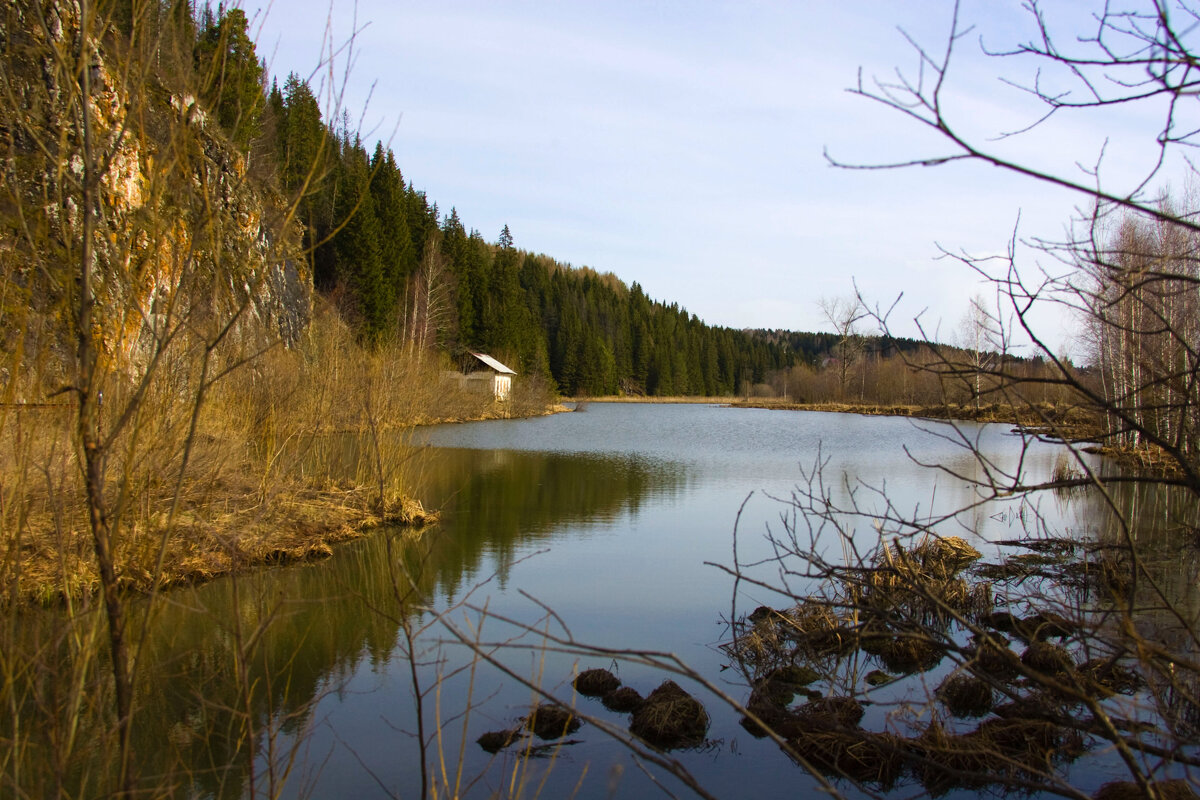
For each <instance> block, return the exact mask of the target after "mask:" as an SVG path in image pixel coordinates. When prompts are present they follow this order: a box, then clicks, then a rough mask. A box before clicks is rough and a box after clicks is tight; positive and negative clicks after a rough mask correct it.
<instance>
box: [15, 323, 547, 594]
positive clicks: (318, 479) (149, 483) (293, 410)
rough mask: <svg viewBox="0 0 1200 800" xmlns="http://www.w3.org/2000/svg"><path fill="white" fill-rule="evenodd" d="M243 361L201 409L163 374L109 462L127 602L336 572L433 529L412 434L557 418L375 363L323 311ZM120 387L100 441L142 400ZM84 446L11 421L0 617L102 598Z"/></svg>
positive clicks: (67, 408) (168, 372)
mask: <svg viewBox="0 0 1200 800" xmlns="http://www.w3.org/2000/svg"><path fill="white" fill-rule="evenodd" d="M242 357H243V353H242V352H241V351H238V352H236V353H232V354H229V355H227V356H223V358H224V359H225V360H223V361H220V364H221V365H222V366H229V367H230V371H229V373H228V374H227V375H224V376H223V377H222V378H221V380H219V381H217V382H214V383H211V384H210V385H207V386H206V388H205V390H204V391H203V393H202V395H201V394H200V393H199V390H198V389H197V387H198V385H199V384H198V381H199V380H200V376H201V375H202V374H203V373H201V372H200V371H199V370H198V368H197V366H196V365H195V364H193V363H190V362H187V361H186V360H183V361H180V362H179V363H174V362H172V363H166V364H164V365H163V366H161V367H160V369H159V371H158V372H156V373H155V374H154V375H153V378H154V379H153V380H151V381H150V382H149V384H148V390H147V391H146V392H145V394H144V395H143V396H142V397H141V398H140V399H139V400H138V402H137V404H136V406H135V410H136V413H135V415H134V417H133V418H132V422H131V424H129V425H128V426H127V427H126V428H125V429H124V430H123V432H122V433H121V435H120V436H119V437H118V438H117V439H116V440H115V441H114V443H113V445H112V448H111V453H112V455H111V457H110V458H109V459H108V474H109V477H108V481H107V491H108V494H107V495H106V497H105V503H106V507H107V512H108V515H109V519H110V522H111V525H112V528H113V541H114V543H115V555H116V563H117V566H118V571H119V580H120V583H121V586H122V587H123V588H124V589H126V590H128V591H133V592H146V591H150V590H154V589H164V588H169V587H172V586H177V585H183V584H195V583H200V582H204V581H208V580H212V579H214V578H217V577H220V576H222V575H228V574H230V573H231V572H235V571H237V570H240V569H246V568H251V567H255V566H259V565H268V564H284V563H292V562H297V561H308V560H314V559H319V558H325V557H328V556H329V555H330V554H331V553H332V547H333V546H334V545H336V544H337V543H338V542H343V541H346V540H349V539H353V538H357V537H359V536H362V535H363V534H364V532H365V531H366V530H368V529H369V528H371V527H373V526H377V525H380V524H400V525H411V526H415V527H420V526H422V525H424V524H426V523H428V522H431V521H432V520H433V519H435V518H436V514H433V513H430V512H427V511H426V510H425V509H423V508H422V507H421V505H420V503H419V502H417V501H415V500H414V499H412V498H411V497H409V496H408V495H407V493H406V491H405V487H406V486H407V485H408V483H409V476H410V472H411V470H412V469H413V468H414V466H415V461H414V460H413V459H414V450H413V449H412V448H410V447H409V446H408V432H409V431H411V430H412V428H413V426H415V425H419V424H424V423H428V422H431V421H443V420H448V419H456V420H461V419H468V418H470V419H481V418H488V417H494V416H512V415H514V414H516V413H522V414H528V413H533V412H538V413H544V412H545V411H546V410H547V409H548V408H549V407H550V403H549V402H548V400H549V395H548V394H547V393H546V392H545V390H544V387H538V386H535V385H527V386H524V387H522V384H521V383H518V384H517V386H518V387H519V388H520V391H518V392H517V393H516V396H515V397H514V398H513V401H512V402H510V403H507V404H498V403H496V402H494V401H492V400H491V399H490V398H489V397H484V396H481V395H477V394H462V393H455V392H448V391H443V390H442V387H440V385H439V381H438V376H439V374H440V372H441V369H442V366H443V365H442V364H440V363H439V362H438V360H437V358H436V357H433V356H430V355H422V354H417V353H413V352H412V351H411V350H408V349H406V348H403V347H399V346H395V347H382V348H379V349H377V350H374V351H368V350H364V349H363V348H362V347H360V346H359V344H358V343H357V342H356V341H355V340H354V337H353V335H352V333H351V332H350V331H349V329H348V328H346V326H345V325H344V324H343V323H342V322H341V321H340V320H339V319H338V318H337V316H336V315H335V314H333V313H331V312H330V311H329V310H328V309H318V313H317V316H316V318H315V319H314V321H313V324H312V325H311V327H310V329H309V330H308V331H307V333H306V335H305V337H304V338H303V339H302V341H301V342H299V343H298V345H297V346H296V347H295V348H294V349H291V350H284V349H282V348H280V347H275V348H273V349H270V350H268V351H267V352H266V353H264V354H261V355H258V356H257V357H256V358H253V359H252V360H250V361H248V362H246V363H244V364H242V363H241V362H240V360H239V359H240V358H242ZM209 374H212V372H211V371H210V373H209ZM111 384H112V385H111V386H110V387H109V388H108V389H107V390H106V392H105V396H106V398H107V399H106V404H105V407H104V413H105V414H106V415H107V417H108V418H107V419H106V420H105V422H104V426H105V427H106V428H111V427H112V426H113V425H114V423H115V417H116V415H118V414H119V413H120V412H121V410H122V409H123V408H125V401H126V400H127V399H128V398H129V397H130V396H131V395H130V392H131V391H132V387H131V386H130V385H128V383H127V381H126V379H125V378H123V377H121V376H120V375H114V376H112V378H111ZM198 397H200V398H201V400H202V402H201V405H200V406H199V412H198V413H197V414H195V415H194V414H193V411H194V410H195V409H196V401H197V398H198ZM74 442H75V410H74V407H73V405H65V404H64V405H56V406H50V407H40V406H39V407H29V406H23V405H7V406H0V603H12V602H28V601H33V602H42V603H51V602H58V601H61V600H62V599H64V598H68V597H69V598H75V597H81V596H84V595H88V594H91V593H94V592H95V591H96V590H97V589H98V585H99V578H98V575H97V573H96V568H95V563H94V562H95V557H94V553H93V550H92V547H93V545H92V541H91V534H90V526H89V523H88V517H87V513H86V503H85V498H84V491H83V485H82V480H81V476H80V473H81V470H80V467H79V465H78V461H77V452H76V449H75V444H74Z"/></svg>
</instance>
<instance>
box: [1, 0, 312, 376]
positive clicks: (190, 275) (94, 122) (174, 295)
mask: <svg viewBox="0 0 1200 800" xmlns="http://www.w3.org/2000/svg"><path fill="white" fill-rule="evenodd" d="M117 5H120V4H117ZM133 5H134V6H135V7H141V6H142V5H143V4H137V3H135V4H133ZM149 6H150V7H152V8H154V9H155V10H158V11H160V10H161V9H160V5H159V4H149ZM116 7H117V6H114V8H116ZM104 8H105V6H104V4H99V9H100V10H99V11H97V10H96V6H94V5H91V4H80V3H78V2H72V1H71V0H15V2H10V3H8V4H7V10H6V11H3V12H0V16H2V17H3V25H2V26H0V159H2V161H0V165H2V169H3V182H2V184H0V337H2V338H3V344H4V347H5V350H6V352H7V353H9V354H12V355H11V357H10V358H9V360H8V361H7V362H6V363H5V364H4V365H3V366H4V370H5V372H4V374H3V375H0V378H2V379H3V380H4V382H5V383H6V384H11V382H12V378H13V377H14V376H17V375H20V376H21V377H22V378H23V380H21V381H18V384H19V385H18V386H17V387H16V388H17V391H18V392H19V393H20V394H22V395H25V397H26V399H33V397H32V395H34V394H36V393H38V392H39V391H44V390H45V389H46V388H47V387H48V386H52V385H54V384H56V383H62V382H64V381H65V382H69V380H70V374H71V362H72V353H73V352H74V344H73V343H74V341H75V339H76V331H75V328H74V325H75V320H76V315H75V313H74V309H75V308H77V306H78V291H79V286H80V275H81V273H82V270H85V269H86V270H89V271H90V274H91V283H92V287H93V294H94V296H95V298H96V301H97V305H96V315H95V321H94V324H93V325H92V335H93V336H94V337H95V338H96V340H97V341H98V342H99V343H100V344H101V349H102V351H103V353H104V354H105V357H106V359H107V365H106V366H107V367H108V368H109V370H110V371H111V372H112V373H113V374H125V375H128V376H131V377H134V376H136V375H137V374H138V373H139V372H141V371H142V370H144V368H145V367H146V366H147V365H148V364H150V363H152V362H154V360H155V359H161V358H162V357H163V356H164V354H165V353H167V352H168V351H170V352H183V351H186V350H189V349H192V350H194V349H195V348H197V347H198V348H202V349H203V348H208V349H210V350H211V349H213V347H214V345H216V344H220V345H221V346H222V347H226V348H228V349H230V354H229V355H228V356H227V357H229V358H234V357H237V356H236V353H238V352H241V353H244V352H247V351H248V350H250V349H251V348H252V349H254V350H257V349H261V347H263V346H266V345H269V344H270V343H271V342H272V341H276V340H282V341H283V342H285V343H288V342H291V341H294V340H295V339H296V337H297V336H298V335H299V334H300V332H301V331H302V330H303V328H304V327H305V325H306V324H307V321H308V319H309V316H310V312H311V302H312V291H311V286H312V280H311V275H310V274H309V273H308V269H307V266H306V263H305V259H304V258H303V257H302V254H300V252H299V250H298V242H299V239H300V237H299V230H298V224H297V223H296V222H295V221H294V220H293V218H292V214H291V209H290V207H289V204H288V203H287V202H286V201H285V199H284V198H283V197H282V196H281V195H280V193H279V192H278V191H277V190H276V189H275V188H274V186H273V179H272V174H273V170H271V169H266V168H263V169H259V170H254V169H252V168H251V166H252V165H251V156H250V154H249V153H248V152H245V151H243V150H241V149H239V148H238V147H236V146H235V145H234V144H233V143H232V142H231V141H230V139H229V138H228V137H227V136H226V135H225V132H224V131H223V130H222V129H221V126H220V125H219V124H218V123H217V122H215V121H214V120H213V118H212V115H211V114H209V113H206V111H205V109H204V108H203V107H202V104H200V103H199V102H197V100H196V97H197V96H198V91H196V89H195V88H194V84H195V83H196V82H197V80H198V79H197V76H196V75H194V74H193V73H192V71H191V70H192V66H191V52H190V47H186V46H185V47H180V48H177V49H178V50H179V51H180V52H172V50H171V47H172V45H170V44H169V42H170V40H171V36H170V31H169V30H168V29H167V28H166V27H165V26H164V25H163V24H162V21H161V20H151V19H150V18H148V16H147V15H146V14H143V15H142V16H141V17H138V18H134V19H132V21H128V22H125V24H124V25H123V26H122V24H120V23H121V20H120V19H119V18H118V16H117V15H116V13H115V12H114V14H112V15H106V14H105V13H104ZM85 208H88V209H90V210H91V214H90V215H89V214H85V213H84V209H85ZM85 244H90V248H89V247H85Z"/></svg>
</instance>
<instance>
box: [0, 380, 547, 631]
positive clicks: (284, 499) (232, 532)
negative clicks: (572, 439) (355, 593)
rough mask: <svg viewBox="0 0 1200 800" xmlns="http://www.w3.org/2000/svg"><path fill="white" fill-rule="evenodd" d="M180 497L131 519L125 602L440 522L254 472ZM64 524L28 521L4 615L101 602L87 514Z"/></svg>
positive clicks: (419, 510) (41, 517) (422, 511)
mask: <svg viewBox="0 0 1200 800" xmlns="http://www.w3.org/2000/svg"><path fill="white" fill-rule="evenodd" d="M568 411H571V409H570V408H569V407H567V406H565V405H563V404H562V403H553V404H550V405H548V406H545V407H543V408H541V409H528V408H523V409H521V411H520V413H515V414H514V413H508V412H506V411H504V410H502V409H496V410H494V409H487V410H485V411H483V412H481V413H479V414H473V415H459V416H454V417H446V418H441V419H432V420H422V421H421V422H419V423H417V424H416V425H412V426H405V427H413V428H417V427H425V426H428V425H443V424H458V423H466V422H480V421H488V420H499V419H527V418H534V417H542V416H550V415H553V414H558V413H564V412H568ZM343 432H345V431H343ZM201 484H205V485H203V486H202V485H201ZM181 492H182V494H181V497H183V498H186V499H185V500H184V501H183V502H182V503H181V504H180V510H179V512H178V513H177V515H176V518H175V520H174V522H173V523H172V524H171V525H170V526H169V529H168V526H167V520H166V518H165V517H166V515H165V513H163V512H161V511H160V512H157V513H156V512H150V513H148V514H147V515H146V516H145V517H137V518H132V519H129V520H127V521H126V527H127V533H126V536H127V538H126V540H125V542H124V544H123V547H122V550H123V551H124V552H125V553H126V557H125V558H124V559H122V562H121V564H120V569H119V575H118V583H119V585H120V588H121V590H122V592H124V593H125V594H127V595H129V596H131V597H135V596H138V595H142V596H150V595H153V594H155V593H158V592H163V591H169V590H172V589H176V588H183V587H193V586H200V585H203V584H205V583H210V582H212V581H215V580H219V579H221V578H225V577H229V576H231V575H235V574H244V573H248V572H251V571H254V570H258V569H266V568H270V567H277V566H287V565H291V564H300V563H313V562H317V561H323V560H325V559H327V558H330V557H332V556H333V555H334V554H335V548H336V547H337V545H340V544H344V543H347V542H352V541H357V540H360V539H363V538H365V537H367V536H369V535H371V533H372V532H374V531H377V530H379V529H381V528H385V527H389V526H396V527H403V528H405V529H408V530H410V531H414V532H422V531H424V530H425V529H427V528H429V527H432V526H433V525H435V524H436V523H437V521H438V512H437V510H427V509H426V508H425V507H424V506H423V505H422V503H421V501H420V500H418V499H416V498H413V497H410V496H407V495H404V496H401V497H400V498H399V499H394V500H389V501H388V503H387V505H386V507H385V508H384V509H382V510H381V509H380V508H379V503H378V500H377V499H374V498H373V494H377V491H375V490H374V488H373V487H371V486H368V485H365V484H361V485H354V484H345V483H344V482H343V483H340V484H339V483H331V482H328V481H326V482H325V483H324V485H318V484H307V485H305V484H298V483H288V482H284V483H280V484H277V485H275V486H273V487H271V488H270V489H269V490H264V489H263V487H262V486H261V485H259V484H258V483H256V482H255V480H254V479H253V477H252V476H251V475H249V474H248V473H246V472H239V471H235V472H234V473H233V474H229V473H227V474H225V475H224V476H223V477H222V479H221V480H219V481H217V482H215V483H213V482H206V481H203V480H201V479H197V480H196V481H194V482H192V481H189V482H187V483H185V485H184V486H183V487H182V489H181ZM167 504H168V505H169V503H167ZM67 516H68V517H76V518H77V519H78V520H79V522H78V523H77V524H73V525H70V527H69V529H68V530H67V531H65V532H63V533H56V532H55V526H56V521H55V520H54V519H53V514H52V513H50V512H46V513H43V514H36V513H35V514H31V515H29V517H28V518H27V519H26V525H25V531H24V534H23V535H22V537H21V542H20V555H19V558H18V563H17V564H16V565H15V566H16V569H15V571H14V574H10V576H9V577H8V579H7V581H6V584H7V585H5V586H2V587H0V607H2V608H8V609H9V610H12V609H14V608H19V607H21V606H41V607H46V608H54V607H60V608H61V607H66V606H69V605H70V604H71V603H73V602H76V601H81V600H85V599H86V598H89V597H95V596H98V595H99V593H100V580H99V576H98V574H97V572H96V565H95V556H94V553H93V552H92V549H91V548H92V544H91V537H90V534H89V533H88V532H87V529H86V526H85V525H83V524H82V517H81V516H77V514H76V513H72V512H68V513H67ZM160 550H161V561H159V558H158V556H159V555H160ZM148 567H149V568H148Z"/></svg>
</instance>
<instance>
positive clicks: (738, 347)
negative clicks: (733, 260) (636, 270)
mask: <svg viewBox="0 0 1200 800" xmlns="http://www.w3.org/2000/svg"><path fill="white" fill-rule="evenodd" d="M267 108H268V112H269V114H271V116H272V117H273V118H274V122H273V124H272V125H271V127H273V128H274V130H275V131H276V147H275V152H276V153H277V155H278V159H279V168H280V176H281V180H282V182H283V185H284V189H285V190H286V191H289V192H293V193H303V195H304V197H303V200H302V202H301V205H300V208H301V210H300V219H301V221H302V222H303V223H304V224H305V237H306V243H307V245H308V248H309V251H310V252H311V253H312V259H313V274H314V278H315V282H316V286H317V288H318V289H319V290H320V291H321V292H323V293H325V294H326V295H327V296H330V297H332V298H334V299H335V301H336V303H337V305H338V307H339V308H340V309H341V311H342V313H343V314H344V315H345V316H346V317H347V318H348V319H349V320H351V321H352V322H353V324H354V325H355V326H356V328H357V330H359V332H360V334H361V336H362V337H363V338H364V339H365V340H367V341H368V342H376V343H377V342H381V341H383V340H386V339H389V338H393V339H399V340H401V341H403V342H407V343H410V344H411V345H412V346H414V347H419V348H438V349H440V350H441V351H443V352H445V353H447V354H449V355H450V357H451V358H452V359H454V358H456V357H457V356H459V355H461V354H462V353H464V352H466V351H485V352H488V353H491V354H493V355H495V356H496V357H497V358H499V359H501V360H502V361H504V362H506V363H509V364H511V365H512V366H513V367H514V368H515V369H517V370H518V371H519V372H521V373H523V374H526V375H542V376H545V377H547V378H550V379H552V380H553V381H554V383H555V385H556V386H557V387H558V389H559V390H560V391H561V392H563V393H565V394H570V395H605V394H616V393H618V392H625V393H628V394H647V395H660V396H661V395H672V394H689V395H730V394H733V393H735V392H737V391H738V390H739V388H740V387H743V386H746V385H752V384H756V383H761V382H763V380H764V379H765V377H766V375H767V374H768V373H769V372H770V371H772V370H775V369H779V368H782V367H788V366H791V365H792V364H793V363H794V359H795V353H794V350H793V344H794V343H793V342H792V341H791V340H790V339H780V338H767V337H764V336H761V335H758V334H754V333H749V332H744V331H738V330H731V329H727V328H719V327H713V326H710V325H706V324H704V323H703V322H701V321H700V320H699V319H697V318H696V317H695V316H693V315H689V314H688V313H687V312H686V310H684V309H681V308H679V306H678V305H675V304H667V303H665V302H661V301H657V300H653V299H651V298H649V297H647V296H646V294H645V293H644V292H643V291H642V289H641V287H640V286H638V284H636V283H634V284H633V286H631V287H630V286H627V285H625V284H624V283H623V282H621V281H620V280H618V279H617V278H616V277H614V276H613V275H611V274H600V273H597V272H596V271H594V270H592V269H588V268H578V269H576V268H572V267H570V266H569V265H565V264H562V263H560V262H558V261H556V260H554V259H552V258H550V257H548V256H545V255H539V254H535V253H532V252H529V251H526V250H523V249H519V248H517V247H516V246H515V244H514V237H513V235H512V233H511V232H510V231H509V229H508V227H507V226H506V227H505V228H504V229H503V230H502V231H500V232H499V236H498V237H497V239H496V241H495V242H489V241H487V240H486V239H485V238H484V237H483V235H482V234H481V233H480V232H479V231H477V230H474V229H468V227H467V225H466V224H465V223H464V222H463V220H461V219H460V218H459V216H458V213H457V211H456V210H454V209H453V208H451V210H450V212H449V213H448V214H444V215H443V214H441V213H439V210H438V206H437V203H434V202H431V201H430V200H429V198H427V197H426V196H425V194H424V193H423V192H421V191H419V190H418V189H416V188H415V187H414V186H413V185H412V183H411V182H406V181H405V178H404V176H403V174H402V172H401V167H400V165H399V164H398V163H397V162H396V159H395V156H394V154H393V153H392V151H391V150H389V149H387V148H386V147H385V146H384V145H383V144H382V143H378V142H377V143H376V144H375V145H374V147H373V148H371V149H370V152H368V148H367V147H366V146H365V145H364V144H363V142H362V141H361V140H360V139H359V138H358V137H357V135H355V134H353V133H351V132H349V131H348V130H347V129H346V127H345V126H344V125H338V124H334V125H330V124H328V123H327V122H325V121H323V120H322V118H321V112H320V108H319V104H318V102H317V99H316V98H315V97H314V95H313V92H312V90H311V89H310V87H309V85H308V84H307V83H306V82H305V81H303V80H301V79H300V78H299V77H297V76H296V75H290V76H288V78H287V79H286V80H285V81H284V84H283V87H282V88H279V87H278V86H275V87H273V88H272V90H271V92H270V96H269V100H268V103H267ZM314 164H315V165H316V167H315V168H313V166H312V165H314ZM818 341H820V343H819V344H817V346H816V347H814V348H812V350H813V352H814V353H816V352H817V351H819V350H820V349H821V346H820V345H822V344H825V343H824V341H823V340H812V341H811V342H809V343H810V344H813V343H817V342H818Z"/></svg>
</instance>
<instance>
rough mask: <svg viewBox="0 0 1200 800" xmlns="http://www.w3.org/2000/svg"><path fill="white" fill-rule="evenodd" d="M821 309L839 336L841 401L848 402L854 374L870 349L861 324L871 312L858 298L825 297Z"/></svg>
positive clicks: (837, 359) (837, 358)
mask: <svg viewBox="0 0 1200 800" xmlns="http://www.w3.org/2000/svg"><path fill="white" fill-rule="evenodd" d="M817 306H818V307H819V308H820V309H821V313H822V314H823V315H824V317H825V321H826V322H828V323H829V325H830V327H832V328H833V332H834V334H836V335H837V343H836V344H835V345H834V346H833V358H834V359H835V365H836V366H837V371H838V392H839V395H840V396H839V398H838V399H839V400H845V399H846V390H847V388H848V384H849V381H850V375H851V372H852V371H853V369H854V367H855V366H856V365H857V364H858V362H859V360H860V359H861V358H862V355H863V352H864V350H865V348H866V339H865V338H863V335H862V332H861V330H860V329H859V328H860V323H861V322H862V321H863V320H864V319H866V318H867V317H868V314H867V309H866V307H865V306H863V305H862V303H861V302H860V300H859V298H858V297H857V296H856V295H853V296H847V297H822V298H821V299H820V300H818V301H817Z"/></svg>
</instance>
